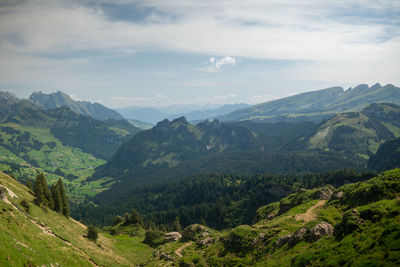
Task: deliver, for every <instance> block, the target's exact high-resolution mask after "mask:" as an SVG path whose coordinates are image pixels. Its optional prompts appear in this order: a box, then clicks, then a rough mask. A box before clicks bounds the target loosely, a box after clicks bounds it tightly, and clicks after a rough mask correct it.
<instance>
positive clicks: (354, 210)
mask: <svg viewBox="0 0 400 267" xmlns="http://www.w3.org/2000/svg"><path fill="white" fill-rule="evenodd" d="M399 192H400V169H396V170H392V171H388V172H385V173H384V174H382V175H379V176H377V177H375V178H372V179H370V180H368V181H365V182H358V183H354V184H347V185H344V186H341V187H339V188H334V187H332V186H330V185H327V186H324V187H322V188H315V189H309V190H304V189H303V190H299V191H298V192H297V193H294V194H291V195H289V196H287V197H285V198H283V199H281V200H280V201H278V202H275V203H271V204H269V205H267V206H264V207H261V208H259V209H258V211H257V217H256V221H257V222H256V223H255V224H253V225H250V226H249V225H241V226H238V227H235V228H233V229H232V230H226V231H216V230H213V229H210V228H208V227H205V226H202V225H198V224H194V225H190V226H188V227H186V228H185V229H184V230H183V231H182V238H178V241H172V242H169V243H165V241H164V242H163V239H162V238H160V234H159V233H157V232H156V231H153V232H151V234H150V233H149V234H147V235H146V236H148V240H147V241H148V242H149V244H153V246H154V247H155V248H156V253H154V254H153V260H152V262H151V263H149V266H159V265H167V264H179V265H180V266H198V265H199V266H255V265H257V266H341V265H344V266H365V265H375V266H397V265H399V264H400V252H399V245H400V243H399V238H398V237H399V235H400V228H399V225H398V222H399V220H400V209H399V204H400V203H399V199H398V196H399ZM162 236H163V235H161V237H162Z"/></svg>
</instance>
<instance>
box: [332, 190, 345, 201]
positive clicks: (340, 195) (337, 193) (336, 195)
mask: <svg viewBox="0 0 400 267" xmlns="http://www.w3.org/2000/svg"><path fill="white" fill-rule="evenodd" d="M343 195H344V192H343V191H339V192H336V193H335V194H333V197H334V198H335V199H341V198H342V197H343Z"/></svg>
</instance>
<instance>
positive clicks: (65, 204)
mask: <svg viewBox="0 0 400 267" xmlns="http://www.w3.org/2000/svg"><path fill="white" fill-rule="evenodd" d="M57 184H58V189H59V191H60V196H61V200H62V206H63V207H62V213H63V214H64V215H65V216H67V217H68V216H69V201H68V196H67V193H66V192H65V188H64V183H63V182H62V180H61V179H59V180H58V182H57Z"/></svg>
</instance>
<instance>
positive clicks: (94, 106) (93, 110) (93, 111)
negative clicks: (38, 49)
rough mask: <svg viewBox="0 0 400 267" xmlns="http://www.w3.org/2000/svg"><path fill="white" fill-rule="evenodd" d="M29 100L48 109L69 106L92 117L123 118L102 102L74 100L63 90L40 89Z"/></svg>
mask: <svg viewBox="0 0 400 267" xmlns="http://www.w3.org/2000/svg"><path fill="white" fill-rule="evenodd" d="M29 101H31V102H32V103H34V104H36V105H38V106H40V107H42V108H44V109H46V110H49V109H55V108H60V107H68V108H70V109H71V110H72V111H74V112H75V113H78V114H82V115H85V116H88V117H92V118H94V119H97V120H108V119H114V120H122V119H123V117H122V116H121V114H119V113H118V112H116V111H115V110H112V109H109V108H107V107H105V106H103V105H102V104H99V103H91V102H87V101H77V100H73V99H72V98H71V97H70V96H68V95H67V94H64V93H63V92H61V91H57V92H56V93H51V94H44V93H42V92H40V91H39V92H34V93H33V94H31V96H30V97H29Z"/></svg>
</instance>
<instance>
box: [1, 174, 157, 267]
mask: <svg viewBox="0 0 400 267" xmlns="http://www.w3.org/2000/svg"><path fill="white" fill-rule="evenodd" d="M4 188H6V190H4ZM0 190H1V191H2V192H3V191H7V192H6V193H4V196H2V197H1V199H0V238H1V240H2V241H1V242H0V265H1V266H4V267H6V266H136V265H137V264H142V263H145V262H146V261H147V260H148V258H149V257H150V256H151V252H152V249H151V248H149V247H148V246H147V245H145V244H143V243H141V241H142V239H143V237H129V236H119V237H113V236H111V235H109V234H103V233H100V234H99V239H98V241H97V243H95V242H92V241H89V239H88V238H87V237H86V233H87V230H86V229H87V227H86V226H85V225H83V224H81V223H79V222H77V221H75V220H74V219H71V218H66V217H64V216H62V215H60V214H58V213H56V212H54V211H52V210H49V209H44V208H40V207H38V206H36V205H35V204H33V195H32V194H31V192H30V190H29V189H28V188H27V187H25V186H23V185H22V184H20V183H18V182H16V181H15V180H13V179H12V178H11V177H10V176H7V175H5V174H3V173H1V172H0ZM22 200H25V201H26V202H27V203H28V206H29V207H30V209H29V212H27V211H26V209H25V208H24V205H22V204H21V201H22ZM25 206H26V205H25Z"/></svg>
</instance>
